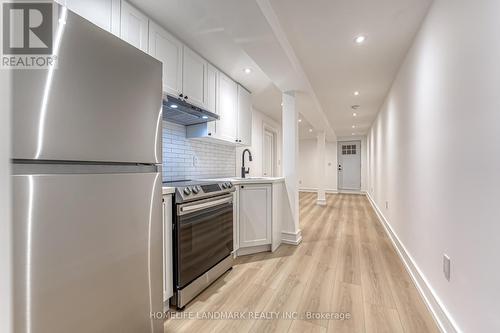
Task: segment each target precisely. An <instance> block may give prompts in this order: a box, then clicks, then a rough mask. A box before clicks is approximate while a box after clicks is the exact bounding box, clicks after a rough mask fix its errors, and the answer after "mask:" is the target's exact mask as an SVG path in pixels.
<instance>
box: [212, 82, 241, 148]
mask: <svg viewBox="0 0 500 333" xmlns="http://www.w3.org/2000/svg"><path fill="white" fill-rule="evenodd" d="M237 94H238V87H237V85H236V83H235V82H234V81H233V80H231V79H230V78H229V77H228V76H227V75H225V74H223V73H219V80H218V95H217V96H218V98H217V114H218V115H219V117H220V120H219V121H218V122H217V125H216V127H217V133H216V135H217V138H219V139H222V140H225V141H229V142H234V143H237V138H236V135H237V121H238V113H237V99H238V95H237Z"/></svg>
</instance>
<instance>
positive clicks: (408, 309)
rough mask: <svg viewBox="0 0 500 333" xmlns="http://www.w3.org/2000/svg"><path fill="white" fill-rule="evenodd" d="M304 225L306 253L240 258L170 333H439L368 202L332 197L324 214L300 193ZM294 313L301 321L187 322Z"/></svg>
mask: <svg viewBox="0 0 500 333" xmlns="http://www.w3.org/2000/svg"><path fill="white" fill-rule="evenodd" d="M300 221H301V229H302V235H303V240H302V243H301V244H300V245H299V246H297V247H295V246H289V245H282V246H281V247H280V248H279V249H278V250H277V251H276V252H275V253H272V254H271V253H259V254H255V255H250V256H245V257H240V258H238V259H237V261H236V265H235V266H234V268H233V270H232V271H230V272H229V273H227V274H226V275H224V276H223V277H221V278H220V279H219V280H218V281H216V282H215V283H214V284H213V285H211V286H210V287H209V288H208V289H207V290H205V291H204V292H203V293H202V294H201V295H199V296H198V297H197V298H196V299H195V300H194V301H193V302H192V303H190V304H189V305H188V306H186V309H185V311H184V312H183V314H184V316H185V318H183V319H179V318H175V319H169V320H168V321H167V322H166V324H165V328H166V332H187V331H191V332H194V331H203V332H209V331H210V332H335V333H337V332H355V333H359V332H415V333H421V332H438V329H437V327H436V324H435V323H434V321H433V319H432V317H431V315H430V313H429V311H428V310H427V308H426V306H425V305H424V303H423V302H422V300H421V298H420V296H419V294H418V291H417V289H416V288H415V286H414V285H413V283H412V282H411V279H410V276H409V275H408V274H407V272H406V271H405V269H404V266H403V264H402V263H401V261H400V260H399V257H398V256H397V254H396V252H395V251H394V250H393V248H392V245H391V243H390V240H389V239H388V238H387V236H386V234H385V232H384V230H383V227H382V226H381V225H380V224H379V222H378V220H377V217H376V215H375V213H374V212H373V210H372V208H371V206H370V203H369V202H368V199H367V198H366V197H365V196H361V195H343V194H333V195H327V206H318V205H316V195H315V194H313V193H301V194H300ZM288 311H290V312H292V311H297V313H296V317H294V318H286V319H283V318H281V319H275V318H273V319H272V320H263V319H261V320H256V319H255V318H253V319H252V318H244V319H238V320H235V319H226V320H213V319H212V320H203V319H198V320H195V319H187V316H189V315H191V314H193V315H198V316H200V315H210V314H211V313H213V312H226V313H229V312H231V313H232V312H239V313H247V314H248V313H250V312H280V313H287V312H288ZM307 312H313V313H314V312H315V313H323V314H330V315H332V316H335V315H336V316H338V317H337V318H336V319H335V318H331V319H327V318H325V316H318V318H308V317H306V313H307ZM196 313H198V314H196ZM342 316H344V317H343V319H342V318H339V317H342Z"/></svg>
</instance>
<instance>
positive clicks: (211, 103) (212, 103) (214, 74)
mask: <svg viewBox="0 0 500 333" xmlns="http://www.w3.org/2000/svg"><path fill="white" fill-rule="evenodd" d="M207 73H208V74H207V77H208V80H207V91H208V92H207V110H208V111H210V112H213V113H217V80H218V76H219V71H218V70H217V68H215V67H214V66H212V65H210V64H208V71H207Z"/></svg>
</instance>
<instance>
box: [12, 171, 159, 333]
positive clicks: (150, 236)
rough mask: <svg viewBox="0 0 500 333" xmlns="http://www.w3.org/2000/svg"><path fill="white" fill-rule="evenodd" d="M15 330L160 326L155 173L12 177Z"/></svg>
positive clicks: (51, 332)
mask: <svg viewBox="0 0 500 333" xmlns="http://www.w3.org/2000/svg"><path fill="white" fill-rule="evenodd" d="M13 185H14V200H13V202H14V211H13V214H14V224H13V226H14V244H15V246H14V256H15V260H14V265H15V267H14V284H15V285H14V298H15V306H14V311H15V313H14V315H15V318H14V320H15V332H16V333H17V332H38V333H58V332H64V333H67V332H72V333H77V332H81V333H91V332H130V333H137V332H163V321H162V320H161V319H153V318H154V317H151V316H150V314H151V313H152V312H158V311H159V312H161V311H163V302H162V298H163V297H162V294H163V289H162V287H163V285H162V277H163V274H162V273H163V268H162V267H163V266H162V265H163V262H162V260H163V256H162V253H163V248H162V242H163V239H162V200H161V176H160V175H159V173H143V174H73V175H71V174H64V175H57V174H38V175H37V174H34V175H16V176H13Z"/></svg>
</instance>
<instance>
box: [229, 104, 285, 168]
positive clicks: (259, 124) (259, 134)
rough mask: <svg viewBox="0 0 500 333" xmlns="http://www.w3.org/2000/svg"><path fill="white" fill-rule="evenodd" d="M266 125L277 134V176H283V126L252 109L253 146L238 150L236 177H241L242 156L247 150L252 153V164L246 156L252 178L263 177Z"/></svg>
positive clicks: (246, 165) (246, 164) (246, 163)
mask: <svg viewBox="0 0 500 333" xmlns="http://www.w3.org/2000/svg"><path fill="white" fill-rule="evenodd" d="M264 124H266V125H267V126H269V127H271V128H273V129H274V130H275V131H276V132H277V149H276V150H277V163H278V165H277V166H276V171H277V175H276V176H281V156H282V155H281V147H282V143H281V142H282V135H281V124H280V123H278V122H277V121H275V120H274V119H272V118H269V117H268V116H266V115H265V114H264V113H262V112H260V111H258V110H256V109H252V145H251V146H250V147H244V148H237V149H236V176H237V177H240V175H241V154H242V152H243V150H244V149H245V148H248V149H250V151H251V152H252V158H253V160H252V162H249V161H248V157H247V156H246V155H245V167H250V173H249V176H250V177H262V176H264V175H263V171H262V170H263V161H262V158H263V139H264V130H263V128H264Z"/></svg>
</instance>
